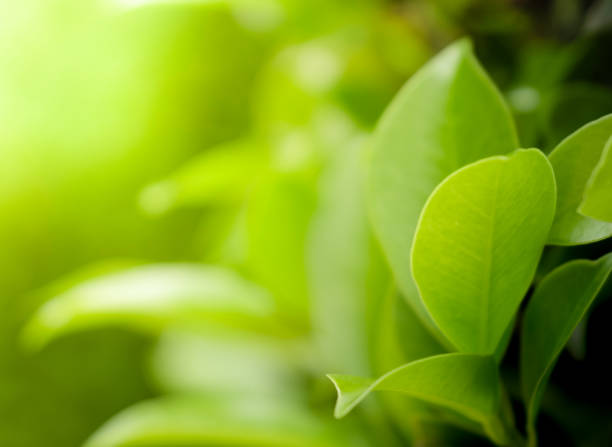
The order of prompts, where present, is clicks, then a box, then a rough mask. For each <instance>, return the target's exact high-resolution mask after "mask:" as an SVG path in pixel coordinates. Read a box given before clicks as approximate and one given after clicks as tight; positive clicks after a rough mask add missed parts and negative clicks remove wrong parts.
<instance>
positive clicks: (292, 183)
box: [246, 173, 315, 330]
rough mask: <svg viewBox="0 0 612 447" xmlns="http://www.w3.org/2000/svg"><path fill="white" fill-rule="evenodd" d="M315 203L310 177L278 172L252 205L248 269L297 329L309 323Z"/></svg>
mask: <svg viewBox="0 0 612 447" xmlns="http://www.w3.org/2000/svg"><path fill="white" fill-rule="evenodd" d="M314 205H315V194H314V188H313V186H312V185H311V182H310V179H309V178H302V176H300V175H292V174H274V173H272V174H271V175H270V176H269V178H267V179H265V180H264V181H262V183H261V184H260V185H259V186H258V188H257V189H256V190H255V191H254V192H253V194H252V195H251V197H250V199H249V203H248V205H247V206H248V209H247V217H246V218H247V232H248V233H247V234H248V266H249V270H250V272H252V274H253V276H254V277H255V278H256V279H257V282H258V283H261V284H262V285H264V286H265V287H266V288H267V289H269V290H270V291H271V292H272V294H273V295H274V298H275V299H276V302H277V306H278V309H279V312H280V313H281V314H282V315H283V316H284V317H286V318H288V319H289V320H290V321H291V324H293V325H294V327H295V328H296V330H299V329H298V328H302V329H303V328H305V327H306V326H307V325H308V324H309V322H308V318H309V315H308V302H307V299H308V297H307V279H306V262H305V258H306V255H305V253H306V238H307V234H308V230H309V225H310V219H311V216H312V212H313V209H314Z"/></svg>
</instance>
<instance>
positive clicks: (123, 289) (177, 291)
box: [23, 264, 274, 349]
mask: <svg viewBox="0 0 612 447" xmlns="http://www.w3.org/2000/svg"><path fill="white" fill-rule="evenodd" d="M273 312H274V305H273V302H272V298H271V297H270V296H269V295H268V293H267V292H265V291H264V290H262V289H261V288H259V287H257V286H256V285H254V284H251V283H249V282H248V281H246V280H244V279H242V278H240V277H239V276H238V275H237V274H235V273H233V272H232V271H230V270H224V269H222V268H219V267H210V266H199V265H195V264H158V265H147V266H140V267H135V268H132V269H129V270H126V271H122V272H119V273H113V274H110V275H107V276H102V277H98V278H94V279H91V280H88V281H86V282H84V283H81V284H79V285H77V286H75V287H73V288H71V289H69V290H68V291H66V292H64V293H62V294H60V295H58V296H56V297H53V298H52V299H51V300H50V301H48V302H47V303H45V304H44V305H43V306H42V307H41V308H40V309H39V310H38V312H37V313H36V314H35V315H34V316H33V317H32V319H31V320H30V322H29V323H28V325H27V327H26V328H25V329H24V334H23V336H24V341H25V342H26V344H27V345H28V346H30V347H31V348H35V349H38V348H40V347H42V346H44V345H45V344H47V343H49V342H50V341H51V340H53V339H55V338H57V337H59V336H60V335H63V334H66V333H70V332H74V331H79V330H84V329H90V328H95V327H101V326H107V325H127V326H129V327H134V328H138V329H145V330H153V331H157V330H159V329H160V328H163V327H164V326H166V325H168V324H170V323H172V324H177V323H180V322H182V323H189V322H197V321H211V322H215V321H216V322H219V323H221V324H230V325H231V324H238V325H244V326H246V327H249V326H257V325H259V326H263V325H265V324H269V323H270V318H271V316H272V315H273ZM264 321H266V323H264Z"/></svg>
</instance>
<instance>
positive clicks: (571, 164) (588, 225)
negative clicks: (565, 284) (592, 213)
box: [548, 115, 612, 245]
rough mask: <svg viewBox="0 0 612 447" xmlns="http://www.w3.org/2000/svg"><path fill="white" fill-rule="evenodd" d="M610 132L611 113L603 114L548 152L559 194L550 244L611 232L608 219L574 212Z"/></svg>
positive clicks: (570, 242)
mask: <svg viewBox="0 0 612 447" xmlns="http://www.w3.org/2000/svg"><path fill="white" fill-rule="evenodd" d="M611 135H612V115H607V116H605V117H603V118H600V119H598V120H596V121H593V122H591V123H589V124H587V125H585V126H583V127H581V128H580V129H578V130H577V131H576V132H574V133H573V134H571V135H570V136H569V137H567V138H566V139H565V140H563V141H562V142H561V143H560V144H559V145H558V146H557V147H556V148H555V149H554V150H553V151H552V152H551V153H550V155H549V159H550V163H551V164H552V166H553V169H554V171H555V178H556V180H557V188H558V196H559V198H558V201H557V212H556V215H555V221H554V223H553V226H552V228H551V230H550V235H549V238H548V242H549V243H550V244H553V245H578V244H587V243H589V242H595V241H598V240H601V239H605V238H607V237H609V236H610V235H612V223H610V222H602V221H599V220H595V219H593V218H591V217H587V216H583V215H581V214H579V213H578V207H579V206H580V202H581V201H582V197H583V194H584V191H585V187H586V185H587V182H588V181H589V179H590V178H591V175H592V174H593V169H595V167H596V166H597V163H598V161H599V160H600V158H601V156H602V151H603V149H604V146H605V145H606V142H607V141H608V139H609V138H610V136H611Z"/></svg>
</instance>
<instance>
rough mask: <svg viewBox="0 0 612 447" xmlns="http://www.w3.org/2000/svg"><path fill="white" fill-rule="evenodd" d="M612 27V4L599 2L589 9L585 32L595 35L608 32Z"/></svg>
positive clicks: (607, 0)
mask: <svg viewBox="0 0 612 447" xmlns="http://www.w3.org/2000/svg"><path fill="white" fill-rule="evenodd" d="M611 26H612V2H611V1H610V0H599V1H596V2H594V3H593V4H592V5H591V7H590V8H589V10H588V12H587V14H586V16H585V18H584V24H583V30H584V31H585V32H586V33H588V34H594V33H598V32H602V31H606V30H608V29H609V28H610V27H611Z"/></svg>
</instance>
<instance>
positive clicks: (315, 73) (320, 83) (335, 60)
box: [294, 45, 342, 93]
mask: <svg viewBox="0 0 612 447" xmlns="http://www.w3.org/2000/svg"><path fill="white" fill-rule="evenodd" d="M294 75H295V78H296V79H297V81H298V82H299V83H300V85H301V86H302V87H303V88H304V89H306V90H308V91H311V92H315V93H319V92H324V91H327V90H329V89H330V88H331V87H333V86H334V85H335V84H336V83H337V82H338V80H339V78H340V76H341V75H342V63H341V61H340V58H339V57H338V56H337V55H336V54H335V53H334V52H333V51H332V50H331V49H330V48H325V47H321V46H316V45H306V46H304V47H302V48H300V49H299V51H298V53H297V57H296V59H295V66H294Z"/></svg>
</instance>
